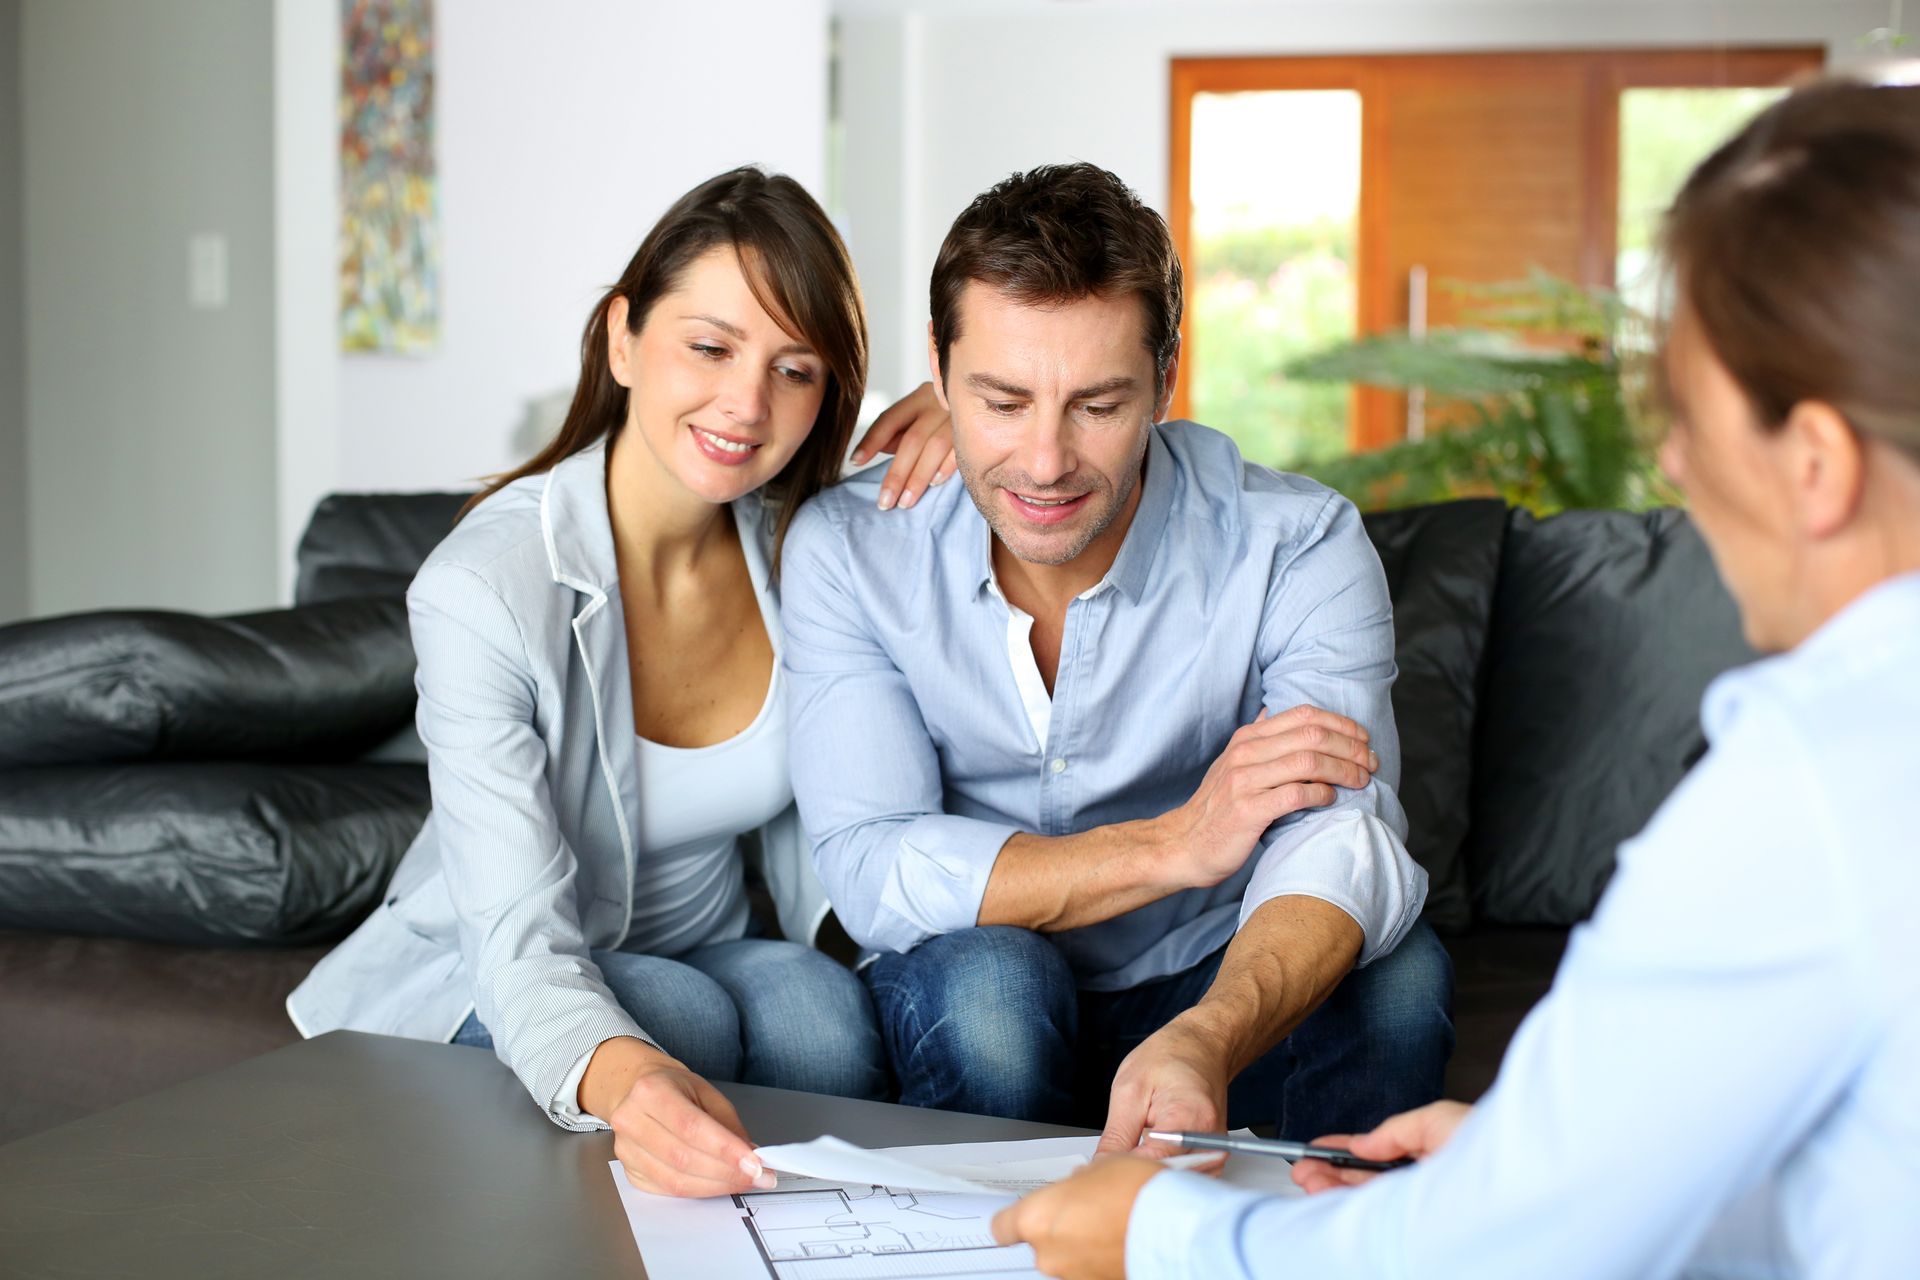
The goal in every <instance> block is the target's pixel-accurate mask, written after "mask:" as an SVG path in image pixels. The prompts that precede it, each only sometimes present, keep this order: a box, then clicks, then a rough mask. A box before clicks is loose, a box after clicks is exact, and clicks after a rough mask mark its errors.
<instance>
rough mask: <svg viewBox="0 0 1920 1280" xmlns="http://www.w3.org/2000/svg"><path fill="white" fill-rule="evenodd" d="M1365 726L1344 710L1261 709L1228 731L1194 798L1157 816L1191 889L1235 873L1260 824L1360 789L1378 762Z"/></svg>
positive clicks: (1249, 850)
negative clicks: (1340, 791) (1340, 789)
mask: <svg viewBox="0 0 1920 1280" xmlns="http://www.w3.org/2000/svg"><path fill="white" fill-rule="evenodd" d="M1367 737H1368V735H1367V731H1366V730H1365V729H1363V728H1361V727H1360V726H1359V725H1358V724H1356V723H1354V722H1353V721H1352V720H1349V719H1347V717H1345V716H1343V715H1336V714H1334V713H1333V712H1331V711H1322V710H1320V708H1318V707H1309V706H1298V707H1295V708H1293V709H1292V710H1291V711H1283V712H1281V713H1279V714H1278V715H1272V716H1270V715H1268V714H1267V713H1266V712H1265V711H1264V710H1263V711H1262V712H1261V713H1260V715H1259V718H1257V719H1256V720H1255V721H1254V722H1253V723H1252V724H1249V725H1243V726H1242V727H1241V728H1239V729H1237V730H1235V731H1234V735H1233V737H1232V738H1230V739H1228V741H1227V749H1226V750H1225V751H1222V752H1221V753H1220V757H1219V758H1218V759H1217V760H1215V761H1214V762H1213V764H1212V766H1211V767H1209V768H1208V769H1207V774H1206V776H1205V777H1204V778H1202V779H1201V780H1200V787H1199V790H1197V791H1195V792H1194V793H1193V798H1192V799H1190V800H1188V801H1187V802H1186V803H1185V804H1183V805H1181V806H1180V807H1179V808H1178V809H1175V810H1173V811H1171V812H1170V813H1167V814H1166V815H1164V816H1163V817H1162V818H1161V820H1160V821H1161V822H1162V823H1163V824H1164V831H1165V836H1164V838H1165V839H1166V840H1167V841H1168V847H1169V848H1170V849H1172V850H1174V857H1175V860H1176V862H1177V864H1178V872H1177V874H1178V876H1179V878H1181V879H1182V880H1184V882H1185V883H1186V884H1187V885H1189V886H1191V887H1194V888H1207V887H1210V886H1212V885H1216V884H1219V883H1220V882H1221V881H1222V880H1225V879H1226V878H1227V877H1228V876H1230V875H1232V874H1233V873H1234V872H1236V871H1238V870H1239V869H1240V867H1241V865H1242V864H1244V863H1245V862H1246V860H1247V857H1248V855H1250V854H1251V853H1252V852H1253V849H1254V846H1255V845H1256V844H1258V843H1259V840H1260V836H1261V835H1262V833H1264V832H1265V831H1266V829H1267V828H1268V827H1270V826H1272V825H1273V824H1274V823H1276V822H1278V821H1279V820H1280V819H1282V818H1284V817H1286V816H1287V815H1288V814H1290V813H1295V812H1297V811H1299V810H1301V809H1313V808H1318V807H1319V806H1321V805H1328V804H1332V803H1333V801H1334V798H1335V795H1336V793H1335V791H1334V788H1335V787H1347V788H1350V789H1353V790H1359V789H1360V788H1361V787H1364V786H1366V785H1367V783H1368V781H1369V780H1370V779H1371V778H1372V777H1373V773H1374V770H1376V769H1378V768H1379V767H1380V757H1379V756H1378V755H1376V754H1374V751H1373V749H1372V748H1371V747H1369V746H1368V745H1367Z"/></svg>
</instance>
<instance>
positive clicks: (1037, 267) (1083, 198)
mask: <svg viewBox="0 0 1920 1280" xmlns="http://www.w3.org/2000/svg"><path fill="white" fill-rule="evenodd" d="M975 280H977V281H979V282H980V283H981V284H984V285H986V286H988V287H989V288H991V289H994V290H996V291H998V292H999V293H1002V294H1004V295H1006V296H1007V297H1009V298H1012V299H1013V300H1015V301H1016V302H1021V303H1026V304H1033V305H1042V304H1048V303H1063V302H1075V301H1078V300H1079V299H1081V298H1086V297H1090V296H1093V295H1095V294H1103V295H1104V294H1121V293H1131V294H1133V295H1134V296H1136V297H1138V298H1139V299H1140V310H1141V318H1142V319H1143V320H1144V321H1145V325H1144V330H1145V338H1146V346H1147V350H1148V351H1149V352H1151V353H1152V355H1153V366H1154V370H1155V374H1156V377H1157V380H1158V386H1159V389H1160V390H1165V389H1166V381H1167V368H1168V366H1169V365H1171V364H1172V363H1173V357H1174V354H1175V353H1176V352H1177V351H1179V349H1180V309H1181V305H1182V303H1181V297H1182V292H1181V278H1180V257H1179V255H1178V254H1176V253H1175V252H1174V251H1173V237H1172V236H1171V235H1170V234H1168V232H1167V224H1166V221H1165V219H1163V218H1161V216H1160V215H1159V214H1158V213H1155V212H1154V211H1153V210H1152V209H1149V208H1148V207H1147V206H1146V205H1144V204H1142V203H1141V201H1140V197H1139V196H1137V195H1135V194H1134V193H1133V189H1132V188H1131V187H1129V186H1127V184H1126V183H1124V182H1122V181H1120V179H1119V177H1117V176H1116V175H1114V174H1112V173H1109V172H1108V171H1107V170H1105V169H1102V168H1100V167H1099V166H1098V165H1092V164H1087V163H1085V162H1081V163H1077V164H1049V165H1042V166H1040V167H1039V168H1038V169H1029V170H1028V171H1027V172H1025V173H1016V174H1014V175H1013V176H1012V177H1010V178H1007V179H1006V180H1004V181H1002V182H999V183H997V184H995V185H994V186H993V187H992V188H991V189H990V190H988V191H986V192H983V193H982V194H981V195H979V196H978V197H976V198H975V199H974V202H973V203H972V204H970V205H968V206H967V208H966V211H965V212H963V213H962V214H961V215H960V216H959V217H958V218H956V219H954V223H953V229H952V230H950V231H948V232H947V239H946V242H945V243H944V244H942V245H941V246H940V256H939V257H938V258H937V259H936V260H935V261H934V264H933V289H932V303H933V307H932V311H933V341H934V346H935V349H936V350H937V351H938V352H939V356H940V376H941V377H942V378H944V377H946V373H947V352H948V351H949V350H951V349H952V347H953V343H954V341H955V339H957V338H958V337H959V336H960V295H961V294H962V293H963V292H964V291H965V290H966V287H967V284H968V283H969V282H970V281H975Z"/></svg>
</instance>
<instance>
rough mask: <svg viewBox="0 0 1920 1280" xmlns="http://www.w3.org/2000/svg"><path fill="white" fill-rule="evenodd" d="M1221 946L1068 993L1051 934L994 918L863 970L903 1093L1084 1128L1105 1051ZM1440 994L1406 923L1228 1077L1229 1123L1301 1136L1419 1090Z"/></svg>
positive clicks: (1429, 1069)
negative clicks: (1172, 965) (1119, 981)
mask: <svg viewBox="0 0 1920 1280" xmlns="http://www.w3.org/2000/svg"><path fill="white" fill-rule="evenodd" d="M1225 954H1226V949H1225V948H1224V947H1223V948H1221V949H1220V950H1219V951H1216V952H1214V953H1213V954H1212V955H1211V956H1209V957H1207V959H1206V960H1204V961H1202V962H1201V963H1200V964H1197V965H1195V966H1194V967H1193V968H1191V969H1189V970H1187V971H1186V972H1184V973H1178V974H1174V975H1172V976H1171V977H1167V978H1163V979H1161V980H1160V981H1158V982H1150V983H1146V984H1144V985H1142V986H1138V987H1133V988H1131V989H1129V990H1126V991H1111V992H1107V991H1099V992H1096V991H1076V990H1075V988H1074V982H1073V974H1072V972H1071V971H1070V970H1069V969H1068V967H1067V963H1066V960H1065V959H1064V958H1063V957H1062V956H1061V955H1060V952H1059V950H1058V949H1057V948H1055V947H1054V946H1053V944H1052V943H1050V942H1048V941H1047V940H1046V939H1045V938H1043V937H1041V936H1040V935H1039V934H1037V933H1031V932H1029V931H1027V930H1025V929H1014V928H1008V927H1005V926H993V927H988V928H976V929H963V930H961V931H959V932H958V933H950V934H945V935H943V936H941V937H938V938H932V939H929V940H928V941H926V942H924V943H922V944H921V945H919V946H918V947H915V948H914V949H913V950H912V951H910V952H907V953H906V954H905V955H884V956H881V957H880V958H879V959H878V960H875V961H874V962H873V963H872V964H871V965H869V966H868V967H867V970H866V979H867V987H868V989H869V990H870V991H872V992H873V1000H874V1005H875V1007H876V1008H877V1009H878V1010H879V1013H880V1025H881V1030H882V1033H883V1034H884V1036H885V1038H886V1042H887V1049H888V1053H889V1056H890V1057H891V1059H892V1062H893V1068H894V1072H895V1074H896V1075H897V1076H898V1077H899V1079H900V1086H901V1089H900V1093H901V1096H900V1100H901V1101H902V1102H904V1103H907V1104H909V1105H911V1106H921V1107H940V1108H943V1109H946V1110H951V1111H972V1112H976V1113H981V1114H986V1115H999V1116H1009V1117H1013V1118H1016V1119H1026V1120H1046V1121H1052V1122H1054V1123H1059V1124H1081V1125H1086V1126H1089V1127H1096V1128H1097V1127H1099V1126H1100V1125H1101V1124H1102V1123H1104V1121H1105V1113H1106V1107H1107V1092H1108V1089H1109V1088H1110V1086H1111V1084H1112V1081H1113V1074H1114V1072H1115V1071H1116V1070H1117V1069H1118V1068H1119V1065H1120V1060H1121V1059H1122V1058H1124V1057H1126V1056H1127V1054H1128V1053H1129V1052H1131V1051H1132V1050H1133V1048H1134V1047H1135V1046H1136V1045H1138V1044H1139V1043H1140V1042H1141V1041H1142V1040H1145V1039H1146V1038H1147V1037H1148V1036H1150V1035H1152V1034H1153V1033H1154V1032H1155V1031H1157V1030H1159V1029H1160V1028H1161V1027H1162V1026H1165V1025H1166V1023H1167V1022H1168V1021H1170V1020H1171V1019H1172V1018H1173V1017H1174V1015H1176V1014H1178V1013H1180V1012H1181V1011H1182V1010H1184V1009H1188V1008H1191V1007H1192V1006H1193V1005H1194V1004H1196V1003H1197V1002H1198V1001H1199V999H1200V997H1201V996H1202V995H1203V994H1205V992H1206V990H1207V987H1208V986H1209V985H1211V984H1212V982H1213V977H1214V974H1215V973H1217V972H1218V971H1219V968H1220V961H1221V959H1222V957H1223V956H1224V955H1225ZM1452 1003H1453V963H1452V961H1451V960H1450V959H1449V958H1448V956H1447V952H1446V949H1445V948H1444V947H1442V946H1441V945H1440V940H1439V939H1438V938H1437V937H1435V936H1434V933H1433V930H1432V929H1430V928H1428V927H1427V925H1426V924H1425V923H1424V922H1422V923H1420V924H1416V925H1415V926H1414V927H1413V929H1412V930H1411V931H1410V932H1409V933H1408V934H1407V936H1406V937H1405V938H1404V939H1403V940H1402V941H1401V943H1400V945H1399V946H1398V947H1396V948H1395V949H1394V951H1393V953H1392V954H1391V955H1387V956H1383V957H1381V958H1380V959H1378V960H1376V961H1374V962H1373V963H1372V964H1370V965H1368V966H1367V967H1366V968H1364V969H1356V970H1354V971H1353V972H1352V973H1350V974H1348V975H1347V977H1346V979H1345V980H1344V981H1342V982H1341V984H1340V985H1339V986H1338V987H1336V988H1335V989H1334V992H1333V994H1332V995H1330V996H1328V997H1327V999H1326V1001H1325V1002H1324V1003H1322V1004H1321V1005H1320V1007H1319V1008H1317V1009H1315V1010H1314V1011H1313V1012H1312V1013H1311V1014H1309V1015H1308V1016H1307V1018H1306V1019H1305V1020H1304V1021H1302V1022H1301V1023H1300V1025H1299V1026H1298V1027H1296V1028H1294V1031H1293V1034H1292V1035H1290V1036H1288V1037H1287V1038H1286V1039H1285V1040H1282V1041H1281V1042H1280V1043H1279V1044H1277V1045H1275V1046H1274V1047H1273V1048H1272V1049H1270V1050H1268V1051H1267V1053H1266V1055H1265V1056H1264V1057H1262V1058H1260V1059H1259V1060H1258V1061H1257V1062H1255V1063H1254V1064H1253V1065H1252V1066H1250V1067H1248V1068H1247V1069H1246V1070H1245V1071H1243V1072H1241V1073H1240V1075H1239V1076H1237V1077H1236V1078H1235V1079H1234V1081H1233V1082H1232V1084H1231V1085H1230V1086H1229V1088H1228V1092H1227V1111H1228V1123H1229V1125H1230V1126H1232V1127H1236V1128H1237V1127H1240V1126H1243V1125H1245V1126H1250V1125H1259V1124H1273V1125H1275V1126H1276V1127H1277V1129H1278V1131H1279V1134H1280V1136H1282V1137H1286V1138H1296V1139H1307V1138H1316V1137H1319V1136H1320V1135H1321V1134H1325V1133H1358V1132H1362V1131H1364V1130H1366V1129H1370V1128H1372V1127H1373V1126H1374V1125H1376V1124H1378V1123H1379V1122H1380V1121H1382V1120H1384V1119H1385V1118H1386V1117H1388V1116H1390V1115H1393V1114H1394V1113H1396V1112H1400V1111H1405V1110H1408V1109H1409V1108H1412V1107H1417V1106H1421V1105H1424V1104H1425V1103H1428V1102H1431V1101H1433V1100H1434V1099H1435V1098H1437V1097H1439V1096H1440V1089H1441V1083H1442V1080H1443V1078H1444V1077H1445V1074H1446V1067H1447V1059H1448V1058H1449V1057H1450V1056H1451V1055H1452V1053H1453V1019H1452V1014H1451V1008H1452Z"/></svg>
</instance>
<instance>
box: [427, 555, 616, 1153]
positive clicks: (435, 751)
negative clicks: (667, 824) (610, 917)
mask: <svg viewBox="0 0 1920 1280" xmlns="http://www.w3.org/2000/svg"><path fill="white" fill-rule="evenodd" d="M407 607H408V614H409V619H410V622H411V626H412V631H413V644H414V650H415V652H416V653H417V654H418V658H419V668H418V674H417V675H416V676H415V683H416V685H417V687H418V690H419V695H420V702H419V709H418V712H417V714H416V722H417V724H418V726H419V730H420V740H421V741H422V742H423V743H424V744H425V745H426V748H427V773H428V777H429V780H430V783H431V786H432V792H433V821H434V824H435V826H436V827H437V828H438V831H439V836H440V846H441V857H442V859H443V862H444V865H445V873H446V883H447V889H448V892H449V894H450V896H451V898H452V901H453V906H454V912H455V916H456V917H457V919H458V928H459V942H460V950H461V953H462V958H463V959H464V960H465V962H466V967H467V972H468V973H469V974H471V975H472V978H473V989H474V1005H475V1012H476V1014H477V1016H478V1017H479V1019H480V1021H481V1022H482V1023H484V1024H485V1025H486V1027H487V1029H488V1031H489V1032H490V1033H491V1034H492V1036H493V1041H494V1045H495V1048H496V1052H497V1053H498V1054H499V1056H500V1057H501V1058H502V1059H503V1060H504V1061H505V1062H506V1063H507V1065H508V1066H510V1067H512V1069H513V1071H514V1073H515V1074H516V1075H518V1076H519V1077H520V1079H521V1081H522V1083H524V1084H525V1085H526V1087H527V1090H528V1092H529V1093H531V1094H532V1095H533V1097H534V1099H535V1100H536V1101H537V1102H539V1103H540V1105H541V1106H542V1107H543V1108H544V1109H545V1110H546V1112H547V1115H548V1116H549V1117H550V1118H551V1119H552V1120H553V1121H554V1122H555V1123H556V1124H559V1125H561V1126H562V1127H564V1128H569V1129H590V1128H598V1127H601V1126H600V1125H599V1124H598V1122H597V1121H595V1120H594V1119H593V1118H592V1117H590V1116H586V1115H583V1114H582V1113H581V1112H580V1110H579V1108H578V1107H577V1105H576V1101H575V1098H574V1096H573V1094H572V1092H571V1091H570V1090H569V1088H568V1085H569V1082H570V1081H571V1083H572V1086H573V1087H574V1088H577V1087H578V1081H579V1074H580V1072H582V1071H584V1062H585V1059H586V1056H588V1055H590V1054H591V1053H592V1051H593V1049H594V1048H595V1047H596V1046H598V1045H599V1044H600V1043H602V1042H603V1041H605V1040H609V1039H611V1038H613V1037H615V1036H634V1037H636V1038H638V1039H642V1040H646V1041H648V1043H653V1041H652V1039H651V1037H649V1036H647V1035H646V1034H645V1033H644V1032H643V1031H642V1030H641V1029H640V1028H639V1027H638V1026H637V1025H636V1024H635V1023H634V1021H633V1019H632V1018H631V1017H629V1016H628V1015H627V1013H626V1012H625V1011H624V1010H623V1009H621V1007H620V1004H619V1001H618V1000H616V999H615V998H614V995H613V993H612V992H611V991H610V990H608V988H607V986H606V984H605V982H604V981H603V980H602V979H601V975H600V970H599V968H598V967H597V966H596V965H595V964H594V963H593V961H592V959H591V958H590V956H589V954H588V944H587V939H586V937H585V931H584V928H583V925H582V923H581V916H580V910H579V906H578V903H577V902H576V900H575V874H576V869H577V864H576V862H575V860H574V853H573V850H572V849H571V848H570V847H569V846H568V844H567V841H566V839H565V837H564V836H563V835H562V834H561V831H560V826H559V822H558V819H557V817H556V815H555V813H554V808H553V804H552V800H551V798H550V797H549V794H548V790H547V772H546V769H547V749H546V744H545V742H543V741H542V740H541V737H540V735H539V733H538V732H536V730H535V727H534V694H535V691H534V686H533V678H532V676H531V674H530V664H529V662H528V661H527V658H526V652H525V646H524V644H523V642H522V640H521V638H520V633H519V629H518V626H517V624H516V623H515V621H514V619H513V615H512V613H511V611H510V610H509V609H508V608H507V606H506V604H505V602H504V601H502V600H501V599H500V598H499V596H498V595H497V594H495V592H494V591H493V589H492V588H491V587H490V586H489V585H488V584H487V583H486V581H485V580H484V579H482V578H481V577H480V576H479V575H477V574H475V573H474V572H473V571H472V570H470V569H466V568H463V567H460V566H456V565H439V566H433V567H430V568H428V569H427V570H425V571H423V572H422V573H421V575H420V576H419V577H418V578H416V579H415V581H414V584H413V587H412V588H411V589H410V590H409V591H408V593H407Z"/></svg>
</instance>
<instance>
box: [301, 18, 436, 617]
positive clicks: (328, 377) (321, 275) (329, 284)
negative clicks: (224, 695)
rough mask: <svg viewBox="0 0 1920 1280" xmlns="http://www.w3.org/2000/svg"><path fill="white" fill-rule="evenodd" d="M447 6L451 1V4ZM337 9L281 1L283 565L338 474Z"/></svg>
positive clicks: (338, 117)
mask: <svg viewBox="0 0 1920 1280" xmlns="http://www.w3.org/2000/svg"><path fill="white" fill-rule="evenodd" d="M443 7H444V6H443ZM340 41H341V34H340V4H339V0H274V5H273V174H272V180H273V218H274V228H273V241H274V278H275V285H276V287H275V290H274V373H275V415H274V443H275V452H276V455H277V472H278V475H277V477H276V483H275V487H274V496H275V503H276V507H277V510H276V520H275V530H276V532H275V538H274V569H275V577H276V580H277V583H278V587H279V592H278V598H279V599H280V600H281V601H291V600H292V599H293V581H294V576H295V574H294V548H295V547H297V546H298V545H299V542H300V534H301V531H302V530H304V529H305V528H306V525H307V517H308V516H309V515H310V514H312V512H313V506H314V504H315V503H316V502H318V501H319V500H320V499H321V498H323V497H325V496H326V495H327V494H328V493H329V492H330V491H331V490H333V489H334V488H336V487H338V486H337V481H338V477H339V473H340V409H339V405H340V355H339V337H338V333H339V313H340V293H339V284H338V281H339V266H338V262H337V258H338V255H339V251H340V239H339V225H340V212H339V207H340V199H339V189H340V158H339V157H340V133H339V130H340V112H339V98H340Z"/></svg>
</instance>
